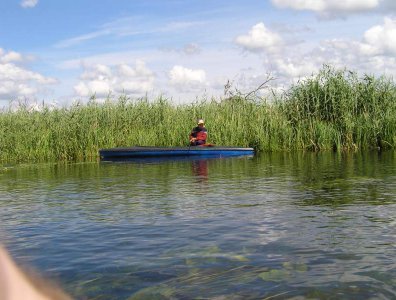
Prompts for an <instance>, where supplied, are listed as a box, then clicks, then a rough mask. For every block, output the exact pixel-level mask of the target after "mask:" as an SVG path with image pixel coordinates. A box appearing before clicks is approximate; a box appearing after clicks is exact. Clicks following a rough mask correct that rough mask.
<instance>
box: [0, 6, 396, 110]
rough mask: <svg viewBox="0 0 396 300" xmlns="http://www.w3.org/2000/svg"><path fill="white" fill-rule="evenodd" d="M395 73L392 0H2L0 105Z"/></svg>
mask: <svg viewBox="0 0 396 300" xmlns="http://www.w3.org/2000/svg"><path fill="white" fill-rule="evenodd" d="M324 64H326V65H331V66H333V67H335V68H346V69H348V70H351V71H354V72H357V73H358V74H370V75H376V76H382V75H385V76H387V77H392V78H393V77H394V76H395V75H396V1H395V0H343V1H339V0H243V1H242V0H227V1H225V0H215V1H214V0H101V1H97V0H95V1H94V0H79V1H70V0H56V1H54V0H1V1H0V105H3V106H4V105H7V104H9V103H10V101H14V100H24V101H32V102H35V101H36V102H45V103H52V104H57V105H60V106H64V105H68V104H71V103H73V102H75V101H80V102H85V101H87V100H88V99H89V98H90V97H91V96H92V95H95V97H96V98H97V99H99V100H100V99H104V98H106V97H108V96H109V95H111V96H112V97H115V98H116V97H118V96H119V95H127V96H129V97H131V98H139V97H144V96H146V95H147V96H148V97H149V98H157V97H159V96H161V95H162V96H164V97H167V98H168V99H171V101H173V102H175V103H185V102H191V101H194V100H196V99H202V98H205V97H206V98H211V97H221V96H222V95H224V85H225V84H226V83H227V82H230V83H231V84H232V87H233V88H234V89H235V88H236V89H238V90H239V91H241V92H242V93H247V92H249V91H252V90H254V89H255V88H257V87H258V86H259V85H260V84H261V83H263V82H265V81H266V80H267V79H269V78H271V81H270V82H269V83H268V88H270V87H271V88H273V89H278V90H284V89H287V87H288V86H290V85H291V84H293V83H295V82H297V81H298V80H303V79H304V78H307V77H309V76H312V74H315V73H317V72H318V71H319V70H320V69H321V68H322V66H323V65H324Z"/></svg>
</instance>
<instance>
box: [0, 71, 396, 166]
mask: <svg viewBox="0 0 396 300" xmlns="http://www.w3.org/2000/svg"><path fill="white" fill-rule="evenodd" d="M197 118H204V119H205V121H206V126H207V128H208V132H209V140H208V142H210V143H214V144H217V145H222V146H239V147H248V146H249V147H254V148H255V149H256V150H257V151H291V150H300V149H301V150H309V151H319V150H333V151H345V150H359V149H387V148H395V147H396V85H395V83H394V82H393V81H392V80H391V79H388V78H385V77H379V78H375V77H374V76H369V75H365V76H363V77H359V76H358V75H357V74H356V73H354V72H350V71H347V70H335V69H333V68H331V67H324V68H323V69H322V70H320V71H319V72H318V74H316V75H314V76H312V77H310V78H308V79H305V80H302V81H300V82H298V83H297V84H295V85H293V86H292V87H291V88H290V89H289V90H287V91H286V92H284V93H282V94H273V96H272V97H271V99H270V100H269V98H266V97H262V96H257V94H256V93H248V94H246V95H243V94H241V93H239V92H236V93H233V94H232V95H231V96H229V97H227V98H222V99H211V100H202V101H196V102H194V103H192V104H178V105H175V104H173V103H172V101H170V100H167V99H165V98H161V97H159V98H158V99H156V100H149V99H137V100H136V99H129V98H128V97H126V96H121V97H120V98H119V99H117V100H114V99H108V100H106V101H105V102H104V103H97V101H95V99H91V100H90V101H89V102H88V103H87V104H84V105H82V104H74V105H72V106H70V107H65V108H55V109H50V108H49V107H46V106H43V107H42V109H40V110H30V109H29V107H28V106H27V105H20V106H19V107H18V108H17V109H16V110H15V109H7V110H3V111H2V112H0V160H3V161H54V160H85V159H95V158H97V157H98V150H99V149H100V148H108V147H117V146H133V145H145V146H146V145H147V146H186V145H187V144H188V135H189V132H190V130H191V128H192V127H193V126H195V125H196V124H195V121H196V119H197Z"/></svg>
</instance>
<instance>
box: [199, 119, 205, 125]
mask: <svg viewBox="0 0 396 300" xmlns="http://www.w3.org/2000/svg"><path fill="white" fill-rule="evenodd" d="M204 125H205V121H204V120H203V119H199V120H198V126H201V127H203V126H204Z"/></svg>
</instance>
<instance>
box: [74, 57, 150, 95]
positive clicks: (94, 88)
mask: <svg viewBox="0 0 396 300" xmlns="http://www.w3.org/2000/svg"><path fill="white" fill-rule="evenodd" d="M84 68H85V70H84V72H83V73H82V74H81V76H80V82H79V83H78V84H77V85H75V86H74V91H75V93H76V94H77V95H78V96H83V97H86V96H91V95H93V94H95V95H96V96H97V97H98V98H103V97H106V96H107V95H108V94H109V93H116V94H120V93H125V94H127V95H134V96H142V95H144V94H145V93H146V92H149V91H150V90H152V89H153V86H154V79H155V75H154V73H153V72H152V71H151V70H150V69H148V68H147V67H146V64H145V62H144V61H141V60H138V61H136V63H135V65H134V66H130V65H128V64H119V65H116V66H106V65H103V64H96V65H89V66H84Z"/></svg>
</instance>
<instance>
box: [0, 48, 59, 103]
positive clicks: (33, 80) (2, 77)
mask: <svg viewBox="0 0 396 300" xmlns="http://www.w3.org/2000/svg"><path fill="white" fill-rule="evenodd" d="M24 59H25V58H24V57H23V56H22V55H21V54H19V53H17V52H14V51H9V52H5V51H4V50H3V49H1V48H0V99H3V100H11V99H14V98H19V97H34V96H35V95H36V94H37V93H40V92H43V91H45V90H46V88H47V86H48V85H51V84H54V83H56V82H57V81H56V80H55V79H54V78H50V77H45V76H43V75H41V74H40V73H37V72H33V71H31V70H28V69H27V68H26V67H24V66H20V65H18V64H17V63H18V62H21V61H23V60H24Z"/></svg>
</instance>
